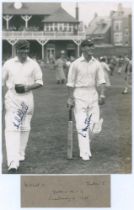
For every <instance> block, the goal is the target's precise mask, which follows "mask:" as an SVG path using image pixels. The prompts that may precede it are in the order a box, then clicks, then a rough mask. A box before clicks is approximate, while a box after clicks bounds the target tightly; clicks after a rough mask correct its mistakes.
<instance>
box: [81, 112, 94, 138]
mask: <svg viewBox="0 0 134 210" xmlns="http://www.w3.org/2000/svg"><path fill="white" fill-rule="evenodd" d="M91 117H92V114H90V116H88V117H87V118H86V119H85V122H84V123H85V124H86V127H85V128H83V129H82V132H79V134H80V135H82V136H83V137H84V138H86V136H87V135H86V133H84V132H86V131H87V130H88V128H89V126H90V122H91Z"/></svg>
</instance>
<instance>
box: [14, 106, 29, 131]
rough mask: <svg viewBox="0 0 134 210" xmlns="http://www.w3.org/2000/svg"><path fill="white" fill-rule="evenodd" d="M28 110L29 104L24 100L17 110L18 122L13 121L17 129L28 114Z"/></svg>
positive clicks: (16, 119)
mask: <svg viewBox="0 0 134 210" xmlns="http://www.w3.org/2000/svg"><path fill="white" fill-rule="evenodd" d="M27 110H28V106H27V105H26V104H25V103H24V102H22V103H21V108H20V109H18V110H17V114H16V116H15V117H14V119H15V121H16V122H13V125H14V126H15V127H16V128H17V129H19V127H20V125H21V124H22V120H23V118H24V116H25V115H26V113H27Z"/></svg>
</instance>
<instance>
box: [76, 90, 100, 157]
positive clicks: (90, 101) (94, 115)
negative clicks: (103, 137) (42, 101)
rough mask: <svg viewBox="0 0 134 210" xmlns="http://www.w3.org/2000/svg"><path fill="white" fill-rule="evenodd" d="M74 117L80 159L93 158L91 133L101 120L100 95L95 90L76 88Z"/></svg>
mask: <svg viewBox="0 0 134 210" xmlns="http://www.w3.org/2000/svg"><path fill="white" fill-rule="evenodd" d="M74 98H75V107H74V116H75V121H76V129H77V133H78V145H79V150H80V157H83V156H85V155H88V156H91V149H90V142H91V138H90V131H91V132H92V130H93V127H94V125H95V124H96V123H98V122H99V119H100V110H99V105H98V93H97V91H96V89H95V88H85V87H83V88H75V90H74Z"/></svg>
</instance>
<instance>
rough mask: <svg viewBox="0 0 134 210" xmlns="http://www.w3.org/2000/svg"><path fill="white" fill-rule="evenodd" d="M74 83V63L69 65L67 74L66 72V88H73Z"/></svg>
mask: <svg viewBox="0 0 134 210" xmlns="http://www.w3.org/2000/svg"><path fill="white" fill-rule="evenodd" d="M75 82H76V67H75V63H71V65H70V68H69V72H68V79H67V84H66V85H67V86H68V87H75Z"/></svg>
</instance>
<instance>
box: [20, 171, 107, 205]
mask: <svg viewBox="0 0 134 210" xmlns="http://www.w3.org/2000/svg"><path fill="white" fill-rule="evenodd" d="M21 207H25V208H26V207H110V176H109V175H101V176H100V175H98V176H97V175H91V176H22V177H21Z"/></svg>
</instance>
